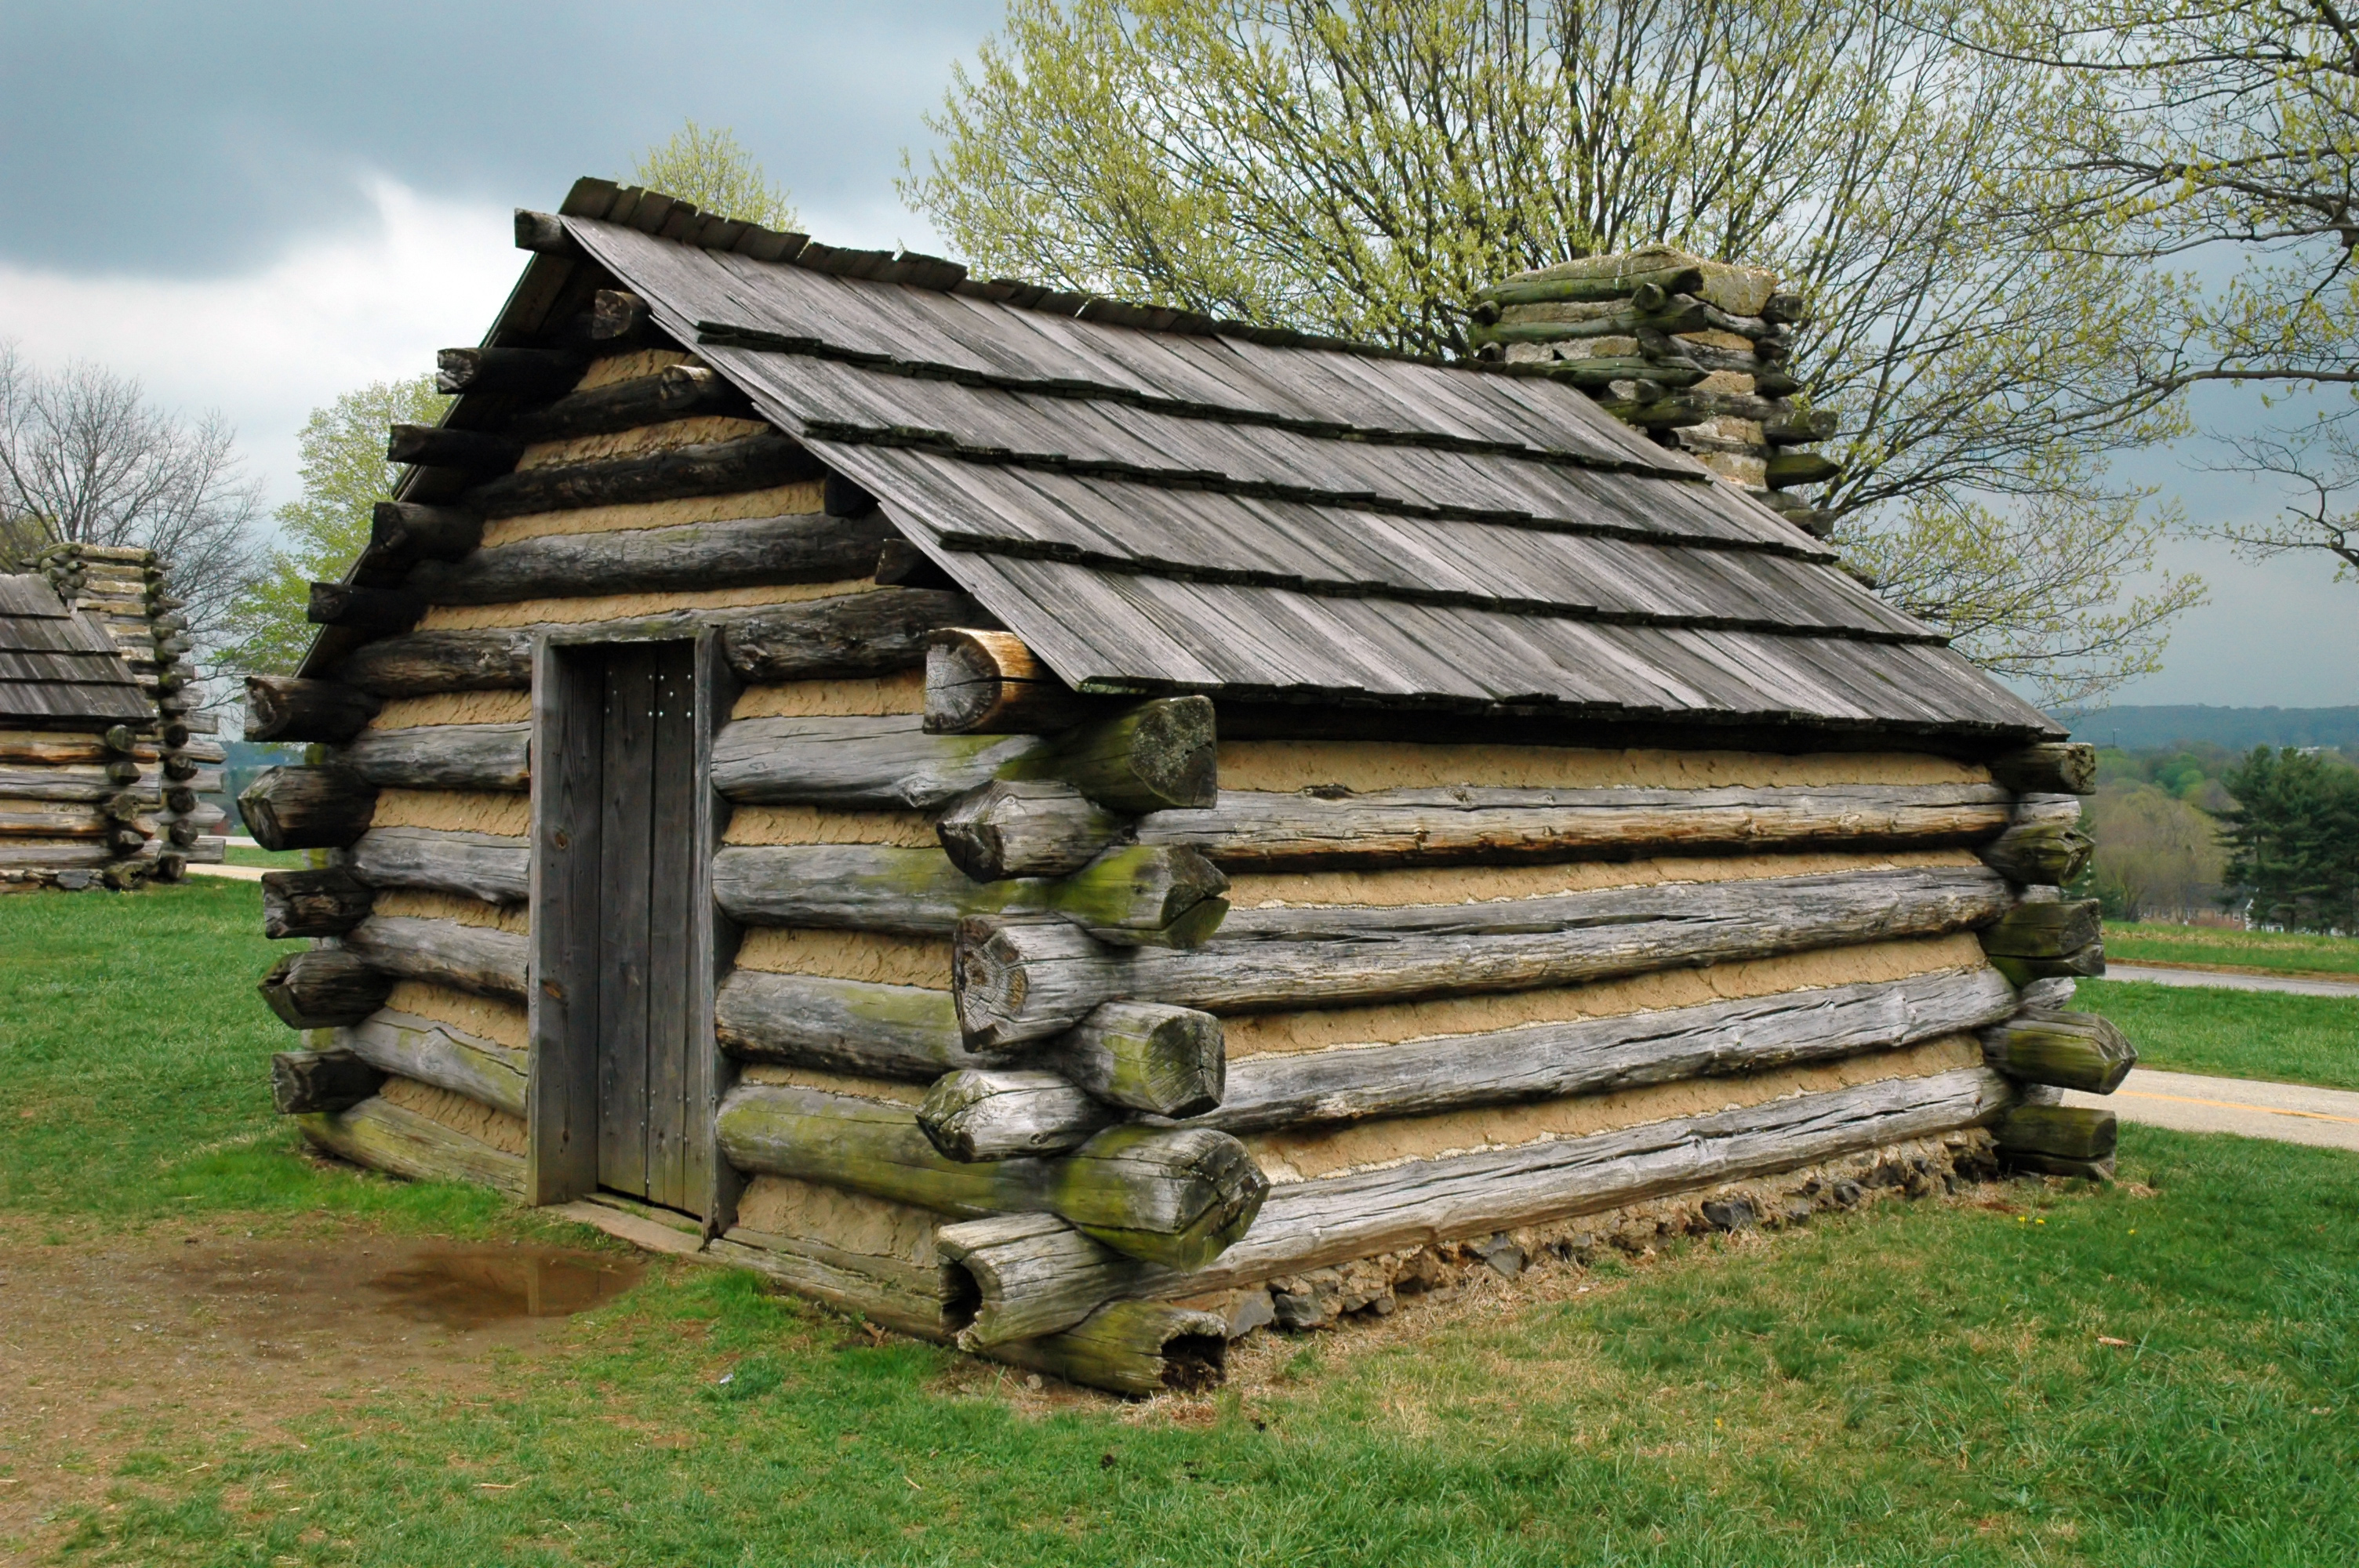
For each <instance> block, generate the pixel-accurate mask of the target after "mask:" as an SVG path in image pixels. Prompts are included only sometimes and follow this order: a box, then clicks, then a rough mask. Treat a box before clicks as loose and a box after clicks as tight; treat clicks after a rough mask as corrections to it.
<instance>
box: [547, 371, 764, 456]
mask: <svg viewBox="0 0 2359 1568" xmlns="http://www.w3.org/2000/svg"><path fill="white" fill-rule="evenodd" d="M712 414H724V415H737V416H752V415H753V406H752V405H750V404H748V403H747V402H746V401H745V394H743V393H741V392H739V391H738V390H737V389H736V388H735V387H734V386H732V385H731V384H729V382H728V380H727V378H725V377H723V376H721V375H719V374H716V373H714V372H712V371H709V370H707V369H705V368H704V367H703V366H701V365H667V366H665V367H664V368H663V369H662V370H660V371H658V372H657V373H655V374H654V375H636V376H633V377H631V378H630V379H629V380H628V381H618V382H615V383H614V384H611V385H607V386H600V387H593V388H592V389H591V390H590V391H588V392H576V393H573V394H571V395H569V396H565V397H560V398H559V399H557V401H555V402H554V403H551V404H549V405H548V406H544V407H540V408H533V409H527V410H526V411H525V412H524V413H522V414H519V415H517V416H516V418H515V419H514V420H512V421H510V423H509V425H508V434H509V435H510V436H513V437H514V438H516V439H517V440H519V441H563V440H570V439H571V438H575V437H577V436H603V435H605V434H607V433H609V432H611V431H615V430H628V429H632V428H635V427H638V426H641V425H654V424H658V423H661V422H663V421H665V420H670V419H687V418H692V417H696V416H702V415H712Z"/></svg>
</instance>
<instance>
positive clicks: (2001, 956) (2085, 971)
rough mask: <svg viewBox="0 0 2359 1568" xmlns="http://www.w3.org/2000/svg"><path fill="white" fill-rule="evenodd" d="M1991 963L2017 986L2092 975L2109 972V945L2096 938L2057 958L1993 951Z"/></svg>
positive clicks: (1992, 966)
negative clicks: (2086, 944)
mask: <svg viewBox="0 0 2359 1568" xmlns="http://www.w3.org/2000/svg"><path fill="white" fill-rule="evenodd" d="M1990 966H1991V968H1994V969H1996V970H1997V971H1998V972H1999V973H2000V974H2002V975H2005V976H2006V978H2007V979H2008V981H2009V982H2011V983H2012V984H2013V985H2014V986H2015V988H2016V989H2017V990H2020V989H2023V988H2024V987H2026V986H2028V985H2030V984H2032V983H2033V982H2034V981H2036V980H2056V979H2093V978H2095V977H2097V976H2100V975H2103V974H2104V972H2105V945H2104V943H2103V942H2092V943H2090V944H2089V945H2088V946H2085V947H2082V948H2079V949H2077V950H2076V951H2073V952H2071V953H2066V954H2064V955H2062V956H2061V957H2054V958H2020V957H2016V956H2015V955H2013V954H2011V953H1993V954H1991V955H1990Z"/></svg>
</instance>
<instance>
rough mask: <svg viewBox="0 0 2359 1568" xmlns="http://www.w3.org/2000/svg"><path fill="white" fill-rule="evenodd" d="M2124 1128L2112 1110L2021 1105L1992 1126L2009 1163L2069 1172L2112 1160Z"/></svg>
mask: <svg viewBox="0 0 2359 1568" xmlns="http://www.w3.org/2000/svg"><path fill="white" fill-rule="evenodd" d="M2119 1132H2120V1130H2119V1127H2118V1126H2117V1124H2116V1123H2115V1121H2114V1113H2113V1112H2112V1111H2110V1110H2100V1109H2097V1108H2093V1107H2083V1106H2069V1105H2019V1106H2017V1107H2016V1108H2014V1109H2012V1110H2010V1111H2008V1112H2007V1114H2006V1116H2005V1117H2003V1118H2001V1119H2000V1120H1999V1121H1998V1123H1997V1124H1996V1125H1995V1127H1993V1128H1992V1130H1991V1135H1992V1137H1993V1139H1994V1140H1995V1141H1996V1142H1997V1144H1998V1153H1999V1158H2000V1159H2002V1160H2004V1161H2006V1162H2007V1163H2009V1164H2013V1165H2021V1166H2025V1167H2027V1168H2028V1169H2031V1170H2035V1171H2048V1172H2050V1173H2054V1174H2057V1175H2068V1176H2078V1175H2088V1174H2093V1172H2091V1171H2089V1170H2087V1169H2085V1167H2087V1166H2092V1165H2094V1164H2096V1163H2097V1162H2100V1161H2105V1160H2111V1159H2112V1158H2113V1157H2114V1144H2115V1142H2116V1141H2117V1140H2118V1138H2119Z"/></svg>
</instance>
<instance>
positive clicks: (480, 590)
mask: <svg viewBox="0 0 2359 1568" xmlns="http://www.w3.org/2000/svg"><path fill="white" fill-rule="evenodd" d="M533 471H535V472H538V471H540V470H533ZM888 532H889V528H888V527H887V525H886V524H885V523H884V522H883V521H882V519H871V520H867V521H863V522H847V521H845V520H843V519H842V518H836V517H830V516H827V515H826V514H823V513H816V512H814V513H797V514H790V515H786V516H777V517H741V518H733V519H731V520H729V521H727V522H722V523H685V524H677V525H675V526H672V527H669V528H625V529H619V530H615V531H612V532H607V533H598V534H556V535H547V536H544V537H541V538H536V539H523V540H519V541H517V542H516V543H515V544H512V545H491V546H485V547H484V548H483V549H480V550H477V551H475V552H474V553H473V555H471V556H468V557H466V558H465V559H463V560H459V561H453V562H443V561H425V562H421V563H420V564H419V566H418V567H417V568H415V569H414V570H412V571H411V572H410V574H409V584H408V587H409V589H410V590H411V591H414V592H415V593H417V594H418V595H419V596H421V597H422V598H423V599H424V600H426V601H427V602H429V603H433V604H508V603H514V602H516V600H527V599H549V598H557V597H582V596H588V595H595V594H616V593H669V592H686V591H690V590H701V589H722V588H744V587H749V586H755V585H761V584H770V583H797V582H829V581H833V580H836V579H843V578H856V577H861V576H864V575H865V573H866V572H867V570H868V568H869V565H870V563H871V562H873V561H875V558H876V546H877V544H878V542H879V541H880V540H882V539H883V538H884V537H885V535H886V534H887V533H888ZM388 629H391V628H388ZM403 629H406V624H405V627H404V628H403Z"/></svg>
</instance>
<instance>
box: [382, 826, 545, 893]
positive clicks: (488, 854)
mask: <svg viewBox="0 0 2359 1568" xmlns="http://www.w3.org/2000/svg"><path fill="white" fill-rule="evenodd" d="M345 864H346V865H347V866H348V867H350V869H351V871H352V873H353V875H354V876H356V877H358V878H360V880H361V881H364V882H366V883H368V884H369V885H370V886H371V887H379V888H427V889H431V890H433V891H435V892H455V893H459V894H462V895H463V896H465V897H468V898H477V899H481V900H483V901H484V903H524V902H525V900H527V898H529V897H531V896H532V846H531V843H530V841H529V840H527V839H524V838H506V837H503V836H502V835H499V834H496V833H467V832H457V831H452V830H448V829H442V828H432V827H373V828H371V829H369V830H368V831H367V832H365V833H364V834H362V835H361V836H360V837H359V838H356V839H354V840H353V848H352V853H351V855H350V857H349V858H348V859H347V860H346V861H345Z"/></svg>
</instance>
